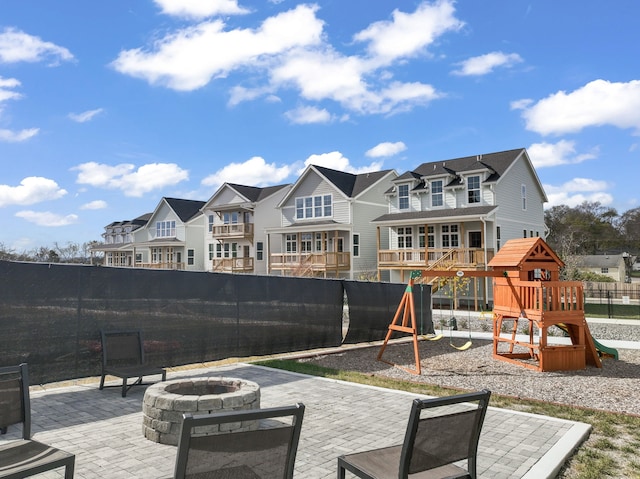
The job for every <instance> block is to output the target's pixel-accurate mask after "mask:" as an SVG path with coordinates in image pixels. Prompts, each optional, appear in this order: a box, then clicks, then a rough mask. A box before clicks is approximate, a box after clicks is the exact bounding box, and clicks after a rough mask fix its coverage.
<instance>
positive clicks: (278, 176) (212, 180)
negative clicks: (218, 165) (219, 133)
mask: <svg viewBox="0 0 640 479" xmlns="http://www.w3.org/2000/svg"><path fill="white" fill-rule="evenodd" d="M291 172H292V168H291V167H290V166H280V167H278V166H276V164H275V163H267V162H266V161H265V160H264V158H261V157H259V156H254V157H253V158H249V159H248V160H247V161H245V162H244V163H230V164H228V165H227V166H225V167H224V168H222V169H220V170H218V171H216V172H215V173H214V174H212V175H209V176H207V177H206V178H204V179H203V180H202V184H203V185H204V186H213V187H216V188H217V187H219V186H220V185H222V184H223V183H238V184H240V185H247V186H258V187H263V186H269V185H276V184H280V183H282V182H283V181H284V180H285V179H286V178H287V177H288V176H289V175H290V174H291Z"/></svg>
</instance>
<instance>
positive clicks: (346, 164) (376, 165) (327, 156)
mask: <svg viewBox="0 0 640 479" xmlns="http://www.w3.org/2000/svg"><path fill="white" fill-rule="evenodd" d="M309 165H317V166H324V167H325V168H331V169H332V170H338V171H344V172H346V173H352V174H356V175H357V174H359V173H367V172H370V171H379V170H380V169H382V162H373V163H371V164H369V165H366V166H361V167H359V168H356V167H354V166H352V165H351V162H350V160H349V158H347V157H346V156H344V155H343V154H342V153H340V152H339V151H332V152H329V153H321V154H313V155H311V156H309V157H308V158H307V159H306V160H305V161H304V166H305V167H307V166H309ZM303 171H304V168H301V169H300V170H298V175H300V174H302V172H303Z"/></svg>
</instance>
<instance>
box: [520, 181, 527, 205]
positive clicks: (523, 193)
mask: <svg viewBox="0 0 640 479" xmlns="http://www.w3.org/2000/svg"><path fill="white" fill-rule="evenodd" d="M520 195H521V196H522V210H523V211H526V210H527V185H522V187H521V190H520Z"/></svg>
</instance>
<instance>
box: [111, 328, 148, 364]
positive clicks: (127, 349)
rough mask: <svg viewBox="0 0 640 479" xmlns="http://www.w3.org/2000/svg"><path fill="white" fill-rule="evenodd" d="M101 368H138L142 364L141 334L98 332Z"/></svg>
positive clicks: (133, 332) (135, 332) (132, 331)
mask: <svg viewBox="0 0 640 479" xmlns="http://www.w3.org/2000/svg"><path fill="white" fill-rule="evenodd" d="M100 338H101V340H102V366H103V367H107V366H139V365H142V364H144V343H143V341H142V332H141V331H138V330H129V331H105V330H100Z"/></svg>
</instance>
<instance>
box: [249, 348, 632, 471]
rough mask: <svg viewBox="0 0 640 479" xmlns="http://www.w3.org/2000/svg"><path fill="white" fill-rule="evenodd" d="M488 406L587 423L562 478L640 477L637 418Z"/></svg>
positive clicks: (415, 388)
mask: <svg viewBox="0 0 640 479" xmlns="http://www.w3.org/2000/svg"><path fill="white" fill-rule="evenodd" d="M256 364H260V365H262V366H267V367H272V368H276V369H283V370H286V371H292V372H297V373H302V374H308V375H311V376H319V377H324V378H331V379H338V380H342V381H349V382H353V383H357V384H367V385H370V386H377V387H382V388H388V389H397V390H401V391H408V392H414V393H417V394H424V395H428V396H450V395H453V394H458V393H459V392H461V391H460V390H457V389H453V388H444V387H441V386H436V385H431V384H424V383H414V382H411V381H401V380H398V379H391V378H384V377H381V376H374V375H368V374H362V373H358V372H353V371H345V370H339V369H331V368H325V367H322V366H318V365H315V364H312V363H307V362H302V363H301V362H297V361H295V360H287V359H270V360H266V361H259V362H257V363H256ZM490 404H491V406H495V407H499V408H504V409H513V410H517V411H524V412H529V413H533V414H541V415H544V416H551V417H557V418H560V419H567V420H570V421H578V422H584V423H587V424H591V425H592V426H593V430H592V432H591V436H590V437H589V439H588V440H587V441H585V442H584V443H583V444H582V445H581V446H580V448H579V449H578V451H577V453H576V454H575V455H574V456H573V457H572V458H571V459H570V461H569V462H568V464H566V465H565V468H564V469H563V470H562V471H561V472H560V475H559V476H558V477H560V478H564V479H602V478H625V479H626V478H636V479H640V463H639V462H638V461H637V459H636V452H637V450H638V441H639V436H640V417H637V416H628V415H625V414H619V413H613V412H607V411H600V410H595V409H587V408H578V407H571V406H567V405H564V404H550V403H546V402H543V401H536V400H532V399H520V398H513V397H510V396H501V395H499V394H492V395H491V402H490Z"/></svg>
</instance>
